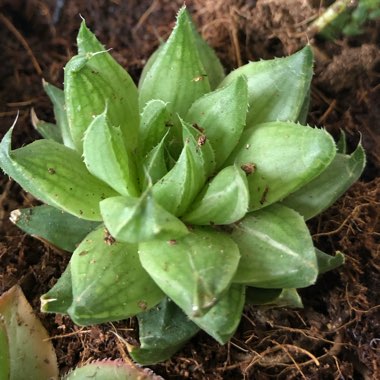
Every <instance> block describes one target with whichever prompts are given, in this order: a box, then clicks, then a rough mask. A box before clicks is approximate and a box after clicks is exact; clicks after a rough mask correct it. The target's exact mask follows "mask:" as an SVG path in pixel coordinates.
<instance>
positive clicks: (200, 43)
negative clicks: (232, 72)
mask: <svg viewBox="0 0 380 380" xmlns="http://www.w3.org/2000/svg"><path fill="white" fill-rule="evenodd" d="M191 26H192V29H193V35H194V39H195V43H196V45H197V50H198V53H199V58H200V59H201V61H202V64H203V67H204V68H205V73H206V75H207V78H208V80H209V82H210V87H211V90H214V89H215V88H216V87H217V86H218V85H219V84H220V82H221V81H222V80H223V79H224V78H225V76H226V75H225V73H224V68H223V66H222V64H221V63H220V60H219V58H218V56H217V55H216V54H215V51H214V49H212V48H211V47H210V46H209V45H208V44H207V42H206V41H205V40H204V39H203V38H202V36H201V35H200V34H199V33H198V32H197V30H196V28H195V25H194V24H193V23H191ZM199 80H203V77H199Z"/></svg>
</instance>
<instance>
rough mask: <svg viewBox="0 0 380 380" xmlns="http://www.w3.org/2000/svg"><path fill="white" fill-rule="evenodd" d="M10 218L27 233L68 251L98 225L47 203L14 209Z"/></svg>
mask: <svg viewBox="0 0 380 380" xmlns="http://www.w3.org/2000/svg"><path fill="white" fill-rule="evenodd" d="M10 220H11V222H12V223H14V224H15V225H16V226H17V227H19V228H21V229H22V230H23V231H25V232H26V233H28V234H29V235H32V236H35V237H37V238H40V239H42V240H47V241H48V242H50V243H52V244H53V245H55V246H56V247H58V248H61V249H64V250H66V251H69V252H73V251H74V250H75V248H76V247H77V245H78V244H79V243H80V242H81V240H82V239H83V238H85V236H86V235H87V234H88V233H89V232H90V231H92V230H93V229H95V228H96V227H97V226H98V225H99V223H98V222H91V221H88V220H84V219H79V218H77V217H75V216H73V215H71V214H68V213H66V212H64V211H61V210H58V209H56V208H54V207H51V206H48V205H42V206H36V207H32V208H25V209H18V210H14V211H12V213H11V217H10ZM62 231H65V233H64V234H63V233H62Z"/></svg>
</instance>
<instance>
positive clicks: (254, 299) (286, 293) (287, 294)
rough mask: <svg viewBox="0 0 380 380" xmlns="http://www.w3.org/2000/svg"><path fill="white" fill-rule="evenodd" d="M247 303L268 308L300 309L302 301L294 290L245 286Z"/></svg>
mask: <svg viewBox="0 0 380 380" xmlns="http://www.w3.org/2000/svg"><path fill="white" fill-rule="evenodd" d="M246 294H247V303H249V304H252V305H262V306H270V307H274V306H275V307H292V308H302V307H303V304H302V300H301V297H300V296H299V294H298V292H297V290H296V289H293V288H290V289H260V288H253V287H251V286H247V292H246Z"/></svg>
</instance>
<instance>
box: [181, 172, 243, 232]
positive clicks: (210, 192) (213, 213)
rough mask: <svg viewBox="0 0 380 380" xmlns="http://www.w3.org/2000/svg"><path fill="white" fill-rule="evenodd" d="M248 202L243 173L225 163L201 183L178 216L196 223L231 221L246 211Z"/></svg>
mask: <svg viewBox="0 0 380 380" xmlns="http://www.w3.org/2000/svg"><path fill="white" fill-rule="evenodd" d="M248 204H249V192H248V183H247V178H246V173H245V172H244V171H243V170H242V169H240V168H238V167H236V166H227V167H226V168H224V169H223V170H221V171H220V172H219V173H218V174H217V175H216V176H215V177H214V178H213V179H211V181H210V182H209V183H208V184H207V185H206V186H205V188H204V190H203V191H202V193H201V194H200V195H199V196H198V197H197V198H196V199H195V201H194V202H193V204H192V205H191V208H190V209H189V210H190V212H188V213H187V214H185V215H184V216H183V217H182V219H183V220H184V221H185V222H188V223H194V224H198V225H199V224H200V225H202V224H231V223H234V222H236V221H237V220H239V219H241V218H242V217H243V216H244V215H245V214H246V213H247V210H248Z"/></svg>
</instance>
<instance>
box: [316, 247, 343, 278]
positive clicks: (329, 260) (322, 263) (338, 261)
mask: <svg viewBox="0 0 380 380" xmlns="http://www.w3.org/2000/svg"><path fill="white" fill-rule="evenodd" d="M315 253H316V255H317V262H318V273H319V274H322V273H326V272H328V271H330V270H333V269H335V268H338V267H340V266H341V265H343V264H344V261H345V258H344V255H343V253H342V252H339V251H338V252H336V254H335V256H330V255H327V254H326V253H324V252H322V251H321V250H319V249H318V248H316V249H315Z"/></svg>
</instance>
